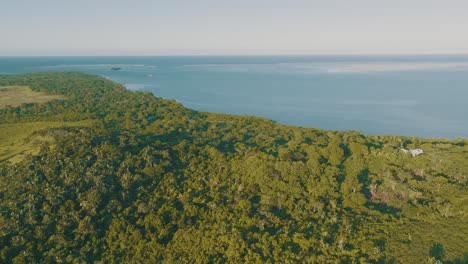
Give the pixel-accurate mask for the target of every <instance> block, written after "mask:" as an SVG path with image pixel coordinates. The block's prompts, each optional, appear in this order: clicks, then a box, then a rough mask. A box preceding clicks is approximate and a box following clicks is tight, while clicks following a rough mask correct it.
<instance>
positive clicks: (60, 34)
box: [0, 0, 468, 55]
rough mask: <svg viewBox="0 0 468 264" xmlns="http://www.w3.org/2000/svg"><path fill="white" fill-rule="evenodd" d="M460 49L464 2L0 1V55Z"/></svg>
mask: <svg viewBox="0 0 468 264" xmlns="http://www.w3.org/2000/svg"><path fill="white" fill-rule="evenodd" d="M330 53H338V54H356V53H358V54H361V53H379V54H386V53H468V1H467V0H341V1H339V0H303V1H302V0H229V1H228V0H166V1H163V0H132V1H130V0H128V1H123V0H41V1H39V0H30V1H26V0H0V55H149V54H154V55H160V54H168V55H169V54H330Z"/></svg>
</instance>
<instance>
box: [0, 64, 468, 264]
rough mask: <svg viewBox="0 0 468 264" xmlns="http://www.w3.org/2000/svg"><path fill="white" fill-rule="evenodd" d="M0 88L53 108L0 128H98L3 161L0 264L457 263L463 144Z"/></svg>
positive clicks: (59, 89) (138, 100)
mask: <svg viewBox="0 0 468 264" xmlns="http://www.w3.org/2000/svg"><path fill="white" fill-rule="evenodd" d="M7 85H22V86H29V87H31V89H32V90H34V91H40V92H45V93H47V94H54V95H60V96H63V97H65V98H66V99H65V100H54V101H51V102H47V103H43V104H36V103H28V104H23V105H22V106H18V107H7V108H4V109H0V123H1V124H11V125H15V124H18V123H26V122H37V121H79V120H90V119H93V120H95V122H94V123H93V125H92V126H84V127H76V126H74V127H61V128H49V129H45V130H42V131H40V132H39V133H43V134H47V135H49V136H53V137H54V138H55V141H54V142H55V143H54V144H53V146H52V145H51V144H44V145H43V146H42V148H41V151H40V153H39V154H37V155H34V156H32V155H30V156H28V157H27V158H26V159H24V160H23V161H21V162H19V163H15V164H13V163H10V162H7V161H3V162H2V163H1V164H0V175H1V179H0V199H1V201H0V210H1V215H0V256H1V262H3V263H10V262H14V263H32V262H44V263H54V262H59V263H60V262H62V263H74V262H77V263H81V262H103V263H114V262H117V263H120V262H151V263H153V262H167V263H173V262H182V263H225V262H228V263H241V262H249V263H250V262H280V263H283V262H285V263H296V262H309V263H330V262H332V263H335V262H337V263H352V262H361V263H367V262H370V263H436V262H437V261H443V262H446V263H467V261H468V255H467V254H468V243H467V242H468V241H467V238H468V223H467V221H466V220H467V216H468V205H467V204H468V203H467V198H468V192H467V187H468V185H467V183H468V179H467V176H468V140H465V139H460V140H445V139H439V140H433V139H421V138H407V137H397V136H367V135H363V134H361V133H359V132H354V131H350V132H338V131H323V130H317V129H306V128H297V127H290V126H284V125H278V124H275V123H274V122H272V121H269V120H266V119H261V118H255V117H244V116H232V115H221V114H211V113H201V112H196V111H192V110H189V109H186V108H184V107H182V106H181V105H180V104H178V103H176V102H174V101H170V100H163V99H160V98H156V97H154V96H153V95H152V94H151V93H147V92H145V93H144V92H130V91H128V90H126V89H125V88H124V87H123V86H121V85H119V84H116V83H113V82H110V81H108V80H106V79H104V78H101V77H96V76H89V75H84V74H80V73H50V74H28V75H4V76H0V86H7ZM0 132H1V131H0ZM402 147H404V148H416V147H420V148H422V149H423V150H424V151H425V154H423V155H420V156H416V157H411V156H409V155H407V154H404V153H402V152H401V148H402Z"/></svg>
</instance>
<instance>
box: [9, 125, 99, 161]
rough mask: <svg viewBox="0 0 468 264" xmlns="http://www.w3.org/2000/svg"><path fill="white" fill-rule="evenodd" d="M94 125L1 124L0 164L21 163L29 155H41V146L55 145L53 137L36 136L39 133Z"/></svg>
mask: <svg viewBox="0 0 468 264" xmlns="http://www.w3.org/2000/svg"><path fill="white" fill-rule="evenodd" d="M92 124H93V120H83V121H76V122H29V123H16V124H0V162H4V161H10V162H12V163H17V162H20V161H21V160H23V159H24V157H26V156H27V155H29V154H32V155H34V154H37V153H39V150H40V147H41V145H43V144H47V143H49V144H53V143H54V138H53V137H52V136H42V135H38V134H34V133H35V132H37V131H41V130H46V129H50V128H62V127H89V126H91V125H92Z"/></svg>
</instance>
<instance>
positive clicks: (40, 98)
mask: <svg viewBox="0 0 468 264" xmlns="http://www.w3.org/2000/svg"><path fill="white" fill-rule="evenodd" d="M55 99H64V98H63V97H62V96H58V95H47V94H45V93H42V92H34V91H32V90H31V88H29V87H27V86H3V87H0V108H3V107H6V106H19V105H21V104H24V103H45V102H49V101H51V100H55Z"/></svg>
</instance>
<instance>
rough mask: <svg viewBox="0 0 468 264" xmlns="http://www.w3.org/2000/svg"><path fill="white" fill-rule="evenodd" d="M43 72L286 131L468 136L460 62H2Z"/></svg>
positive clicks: (466, 66)
mask: <svg viewBox="0 0 468 264" xmlns="http://www.w3.org/2000/svg"><path fill="white" fill-rule="evenodd" d="M111 68H120V70H112V69H111ZM47 71H81V72H85V73H90V74H97V75H101V76H103V77H105V78H108V79H110V80H113V81H116V82H120V83H122V84H124V85H126V86H127V88H128V89H131V90H144V91H151V92H153V93H154V95H155V96H158V97H163V98H168V99H175V100H177V101H179V102H181V103H182V104H184V105H185V106H186V107H188V108H192V109H195V110H201V111H210V112H221V113H229V114H242V115H255V116H262V117H266V118H270V119H272V120H275V121H277V122H278V123H282V124H288V125H295V126H302V127H316V128H323V129H333V130H359V131H362V132H364V133H368V134H392V135H405V136H420V137H447V138H456V137H465V138H466V137H468V109H467V107H466V100H467V99H468V56H466V55H465V56H460V55H450V56H294V57H288V56H192V57H189V56H178V57H176V56H174V57H170V56H164V57H31V58H28V57H2V58H0V73H2V74H13V73H26V72H47Z"/></svg>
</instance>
